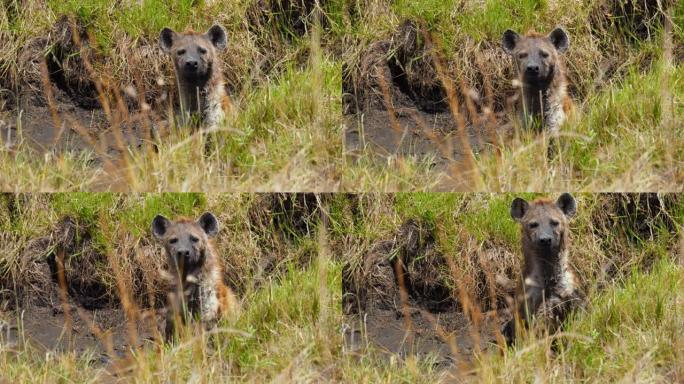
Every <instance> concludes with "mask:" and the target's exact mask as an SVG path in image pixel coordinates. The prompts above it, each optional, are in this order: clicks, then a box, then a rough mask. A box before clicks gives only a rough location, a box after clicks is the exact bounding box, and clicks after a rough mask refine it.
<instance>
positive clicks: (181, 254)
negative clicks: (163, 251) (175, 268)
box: [176, 250, 190, 258]
mask: <svg viewBox="0 0 684 384" xmlns="http://www.w3.org/2000/svg"><path fill="white" fill-rule="evenodd" d="M176 256H177V257H178V258H185V257H188V256H190V251H187V250H181V251H178V252H176Z"/></svg>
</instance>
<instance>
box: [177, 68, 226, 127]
mask: <svg viewBox="0 0 684 384" xmlns="http://www.w3.org/2000/svg"><path fill="white" fill-rule="evenodd" d="M208 71H209V72H208V74H207V76H202V77H196V78H192V79H185V78H179V79H178V91H179V94H180V103H181V110H182V111H184V112H186V113H189V114H196V115H199V116H200V117H201V118H202V119H204V117H205V116H204V115H205V113H206V110H207V107H208V106H209V105H210V102H211V98H212V97H214V95H213V94H214V93H216V92H219V91H221V90H222V89H223V79H222V78H221V75H220V73H221V72H220V70H218V69H217V68H215V67H210V68H209V69H208Z"/></svg>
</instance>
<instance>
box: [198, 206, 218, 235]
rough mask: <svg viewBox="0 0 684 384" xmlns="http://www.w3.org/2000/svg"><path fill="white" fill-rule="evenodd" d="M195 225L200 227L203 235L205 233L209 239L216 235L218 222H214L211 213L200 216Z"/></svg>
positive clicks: (214, 219) (214, 218) (214, 217)
mask: <svg viewBox="0 0 684 384" xmlns="http://www.w3.org/2000/svg"><path fill="white" fill-rule="evenodd" d="M197 224H199V225H200V227H202V229H203V230H204V233H206V234H207V236H209V237H214V236H216V234H217V233H218V220H216V216H214V215H213V214H212V213H211V212H205V213H204V214H202V216H200V218H199V220H197Z"/></svg>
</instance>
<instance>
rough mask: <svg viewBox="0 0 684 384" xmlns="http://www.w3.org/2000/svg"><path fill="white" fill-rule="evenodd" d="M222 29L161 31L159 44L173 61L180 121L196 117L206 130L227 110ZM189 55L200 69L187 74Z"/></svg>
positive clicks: (214, 124)
mask: <svg viewBox="0 0 684 384" xmlns="http://www.w3.org/2000/svg"><path fill="white" fill-rule="evenodd" d="M225 44H226V41H225V31H224V30H223V28H222V27H221V26H218V25H215V26H213V27H212V28H210V29H209V31H207V32H206V33H198V32H194V31H186V32H184V33H176V32H174V31H172V30H171V29H169V28H165V29H164V30H162V33H161V36H160V45H161V47H162V49H163V50H164V52H166V53H167V54H168V55H169V56H170V57H171V58H172V60H173V63H174V73H175V76H176V83H177V85H178V93H179V99H180V105H181V111H182V112H184V113H183V114H182V118H183V121H182V122H183V123H187V122H188V121H187V118H188V116H193V115H194V116H198V117H199V120H200V123H202V124H203V125H204V126H205V127H207V128H209V129H213V128H216V125H217V124H218V123H219V122H220V121H221V120H222V119H223V118H224V116H225V113H226V112H227V111H228V110H229V109H230V107H231V104H230V99H229V98H228V96H227V95H226V90H225V81H224V79H223V72H222V68H221V60H219V59H218V52H219V51H220V50H222V49H225ZM188 56H190V58H192V59H193V60H196V61H197V62H198V63H199V69H198V70H197V71H196V72H195V73H193V74H192V76H189V75H188V72H187V68H188V67H187V66H186V64H187V60H188Z"/></svg>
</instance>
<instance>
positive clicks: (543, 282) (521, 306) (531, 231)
mask: <svg viewBox="0 0 684 384" xmlns="http://www.w3.org/2000/svg"><path fill="white" fill-rule="evenodd" d="M576 207H577V206H576V202H575V199H574V198H573V197H572V195H570V194H569V193H564V194H562V195H561V196H560V197H559V198H558V200H556V201H555V202H554V201H552V200H547V199H539V200H535V201H532V202H527V201H525V200H523V199H521V198H516V199H515V200H513V203H512V204H511V216H512V217H513V219H515V220H516V221H517V222H518V223H520V226H521V234H522V249H523V256H524V265H523V272H522V280H521V282H520V286H519V288H518V292H517V294H516V297H515V300H514V303H515V304H514V308H513V310H512V312H513V319H511V320H510V321H509V322H508V323H506V325H505V326H504V329H503V334H504V337H505V338H506V342H507V343H508V344H509V345H510V344H512V343H513V341H514V340H515V337H516V325H518V324H521V325H523V326H525V327H526V326H528V325H529V323H530V322H531V321H532V319H533V318H536V319H538V320H542V322H543V323H544V324H545V325H546V327H547V329H548V330H549V331H550V332H555V331H556V330H558V329H559V328H560V326H561V325H562V323H563V321H564V320H565V318H566V316H567V314H568V313H569V312H570V311H571V310H572V309H573V308H574V307H575V306H576V305H577V304H578V303H579V300H580V295H579V291H578V288H577V283H576V277H575V275H574V273H573V271H572V270H571V269H570V266H569V264H568V254H569V247H570V244H569V243H570V231H569V225H568V223H569V220H570V218H571V217H573V216H574V215H575V212H576V209H577V208H576Z"/></svg>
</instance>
